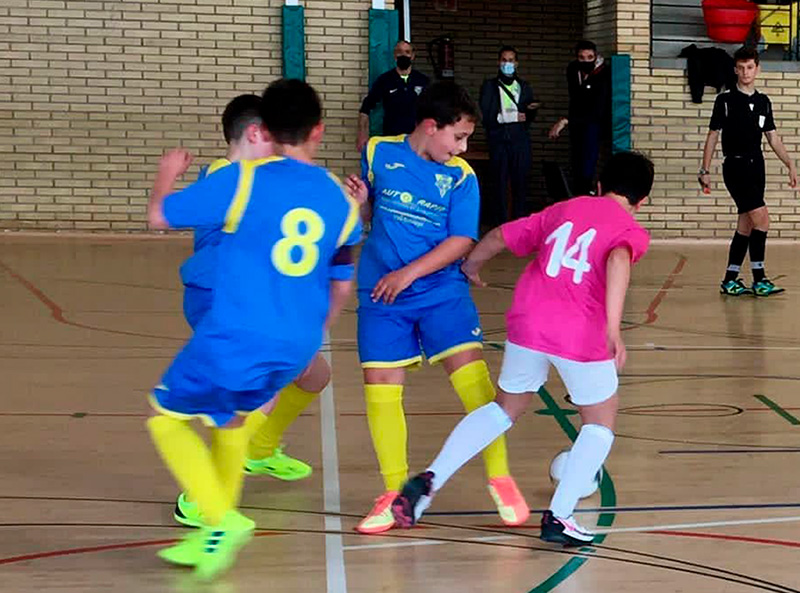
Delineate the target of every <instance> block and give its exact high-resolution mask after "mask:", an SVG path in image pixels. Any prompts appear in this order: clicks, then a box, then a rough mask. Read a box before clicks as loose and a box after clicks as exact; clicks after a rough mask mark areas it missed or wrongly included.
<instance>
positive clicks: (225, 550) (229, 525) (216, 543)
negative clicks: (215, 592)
mask: <svg viewBox="0 0 800 593" xmlns="http://www.w3.org/2000/svg"><path fill="white" fill-rule="evenodd" d="M255 529H256V524H255V523H254V522H253V521H251V520H250V519H248V518H247V517H245V516H244V515H242V514H241V513H239V512H237V511H229V512H228V514H227V515H225V518H224V519H223V520H222V522H221V523H220V524H219V525H214V526H213V527H208V526H207V527H203V528H202V531H201V532H200V533H201V535H202V540H203V541H202V549H201V553H200V555H199V557H198V561H197V563H196V565H195V570H194V572H195V574H196V575H197V577H198V578H200V579H202V580H204V581H210V580H212V579H213V578H215V577H217V576H218V575H220V574H222V573H223V572H225V571H226V570H228V569H229V568H230V567H231V566H232V565H233V563H234V561H235V560H236V555H237V554H238V553H239V550H240V549H241V548H242V546H244V545H245V544H246V543H247V542H248V541H250V538H252V537H253V532H254V531H255Z"/></svg>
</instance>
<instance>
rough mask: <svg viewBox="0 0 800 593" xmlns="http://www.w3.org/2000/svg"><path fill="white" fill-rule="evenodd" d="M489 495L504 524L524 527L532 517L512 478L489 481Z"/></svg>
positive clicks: (505, 477)
mask: <svg viewBox="0 0 800 593" xmlns="http://www.w3.org/2000/svg"><path fill="white" fill-rule="evenodd" d="M489 494H491V495H492V498H493V499H494V503H495V504H496V505H497V512H498V514H499V515H500V518H501V519H502V520H503V523H505V524H506V525H509V526H511V527H514V526H516V525H522V524H523V523H525V521H527V520H528V517H530V516H531V510H530V508H529V507H528V503H527V502H525V499H524V498H523V496H522V493H521V492H520V491H519V488H517V483H516V482H515V481H514V478H512V477H511V476H502V477H499V478H492V479H491V480H489Z"/></svg>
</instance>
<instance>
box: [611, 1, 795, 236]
mask: <svg viewBox="0 0 800 593" xmlns="http://www.w3.org/2000/svg"><path fill="white" fill-rule="evenodd" d="M616 35H617V40H618V51H619V53H627V54H630V55H631V56H632V77H633V81H632V95H633V96H632V117H633V146H634V148H635V149H637V150H642V151H644V152H647V153H649V154H650V156H651V157H652V158H653V160H654V161H655V165H656V183H655V187H654V189H653V195H652V200H651V201H650V203H648V204H647V205H646V206H645V207H644V208H643V209H642V211H641V214H640V218H641V219H642V220H643V222H644V223H645V225H646V226H647V227H648V228H650V229H651V230H652V232H653V236H655V237H697V238H712V237H720V238H725V239H727V238H729V237H730V235H731V232H732V229H733V228H734V225H735V220H736V213H735V207H734V206H733V201H732V200H731V199H730V197H729V196H728V194H727V192H726V191H725V187H724V184H723V182H722V170H721V169H722V162H721V159H722V153H721V150H720V148H719V147H718V148H717V154H716V156H715V159H714V164H713V167H712V179H713V181H714V186H713V191H712V194H711V195H710V196H706V195H704V194H703V193H702V192H701V191H700V188H699V185H698V184H697V180H696V178H697V169H698V168H699V167H700V163H701V159H702V149H703V144H704V142H705V137H706V133H707V130H708V120H709V119H710V117H711V109H712V106H713V101H714V91H713V89H708V88H707V89H706V93H705V95H704V97H703V103H702V104H700V105H695V104H693V103H692V102H691V98H690V96H689V88H688V85H687V83H686V74H685V72H684V70H682V69H668V68H652V67H651V59H650V55H649V51H650V44H649V39H650V6H649V3H648V2H642V1H641V0H617V29H616ZM765 67H766V68H769V65H766V66H765ZM799 83H800V73H797V72H763V73H762V74H761V76H760V81H759V82H758V87H759V88H760V89H761V90H763V91H764V92H766V93H767V94H768V95H769V96H770V98H771V99H772V104H773V107H774V110H775V121H776V124H777V126H778V132H779V133H780V134H781V136H782V138H783V140H784V143H785V144H786V146H787V148H788V150H789V153H790V154H791V155H792V156H793V157H795V158H797V155H798V153H799V152H800V138H798V128H800V119H799V118H798V114H799V113H800V103H798V96H800V84H799ZM765 154H766V157H767V194H766V199H767V204H768V205H769V207H770V212H771V214H772V221H771V223H770V228H771V231H770V236H773V237H774V236H777V237H785V238H798V237H800V201H798V199H797V194H796V193H795V192H794V191H792V190H790V189H789V188H788V187H787V185H786V183H785V180H786V172H785V169H784V167H783V165H782V163H781V162H780V161H779V160H778V159H777V157H775V156H774V154H773V153H772V151H771V150H770V149H769V147H768V146H766V142H765Z"/></svg>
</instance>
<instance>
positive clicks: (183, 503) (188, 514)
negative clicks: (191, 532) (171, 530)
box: [172, 492, 203, 527]
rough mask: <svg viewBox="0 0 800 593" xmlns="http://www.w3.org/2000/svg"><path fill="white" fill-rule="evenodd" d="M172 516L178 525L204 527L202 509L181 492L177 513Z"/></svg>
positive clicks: (176, 504)
mask: <svg viewBox="0 0 800 593" xmlns="http://www.w3.org/2000/svg"><path fill="white" fill-rule="evenodd" d="M172 516H173V517H174V518H175V520H176V521H177V522H178V523H182V524H183V525H188V526H189V527H202V526H203V516H202V515H201V514H200V507H198V506H197V503H196V502H192V501H191V500H187V499H186V493H185V492H181V493H180V496H178V500H177V501H176V502H175V511H173V513H172Z"/></svg>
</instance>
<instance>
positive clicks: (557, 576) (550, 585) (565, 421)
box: [528, 387, 617, 593]
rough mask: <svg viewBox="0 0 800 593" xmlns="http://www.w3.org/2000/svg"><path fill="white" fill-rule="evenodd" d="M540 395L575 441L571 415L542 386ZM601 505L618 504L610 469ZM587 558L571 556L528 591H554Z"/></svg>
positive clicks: (603, 519) (601, 522)
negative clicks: (570, 419)
mask: <svg viewBox="0 0 800 593" xmlns="http://www.w3.org/2000/svg"><path fill="white" fill-rule="evenodd" d="M539 397H541V398H542V402H543V403H544V405H545V406H547V409H548V410H549V411H550V413H552V415H553V418H555V419H556V421H557V422H558V425H559V426H560V427H561V430H563V431H564V434H566V435H567V437H569V440H571V441H573V442H574V441H575V439H576V438H578V431H577V430H576V429H575V427H574V426H573V425H572V423H571V422H570V421H569V417H568V416H567V414H566V412H567V411H568V410H565V409H564V408H561V407H560V406H559V405H558V404H557V403H556V402H555V400H554V399H553V396H552V395H550V393H549V392H548V391H547V390H546V389H545V388H544V387H542V388H541V389H540V390H539ZM600 506H601V507H614V506H617V492H616V490H615V489H614V481H613V480H612V479H611V475H610V474H609V473H608V471H604V472H603V480H602V482H600ZM614 517H615V513H602V514H601V515H600V517H599V518H598V519H597V525H598V526H599V527H610V526H611V525H612V524H613V523H614ZM605 539H606V536H605V534H601V535H598V536H597V537H595V539H594V543H596V544H600V543H603V541H604V540H605ZM578 551H580V552H591V551H592V548H590V547H585V548H579V549H578ZM586 560H587V558H582V557H575V558H571V559H570V560H568V561H567V562H565V563H564V565H563V566H562V567H561V568H559V569H558V570H557V571H556V572H554V573H553V574H551V575H550V576H549V577H547V579H545V580H544V581H542V582H541V583H539V584H538V585H536V586H535V587H534V588H533V589H531V590H530V591H528V593H546V592H547V591H552V590H553V589H555V588H556V587H558V586H559V585H560V584H561V583H563V582H564V581H565V580H566V579H568V578H569V577H570V576H572V575H573V574H574V573H575V571H577V570H578V569H579V568H580V567H581V566H583V564H584V562H586Z"/></svg>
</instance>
